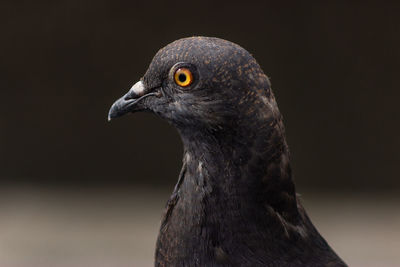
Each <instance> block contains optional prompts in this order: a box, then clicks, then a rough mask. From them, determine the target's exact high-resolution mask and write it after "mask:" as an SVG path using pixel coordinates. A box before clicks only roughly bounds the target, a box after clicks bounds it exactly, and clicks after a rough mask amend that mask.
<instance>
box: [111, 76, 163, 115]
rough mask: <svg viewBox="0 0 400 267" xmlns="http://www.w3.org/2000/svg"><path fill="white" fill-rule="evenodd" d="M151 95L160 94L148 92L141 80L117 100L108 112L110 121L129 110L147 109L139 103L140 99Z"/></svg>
mask: <svg viewBox="0 0 400 267" xmlns="http://www.w3.org/2000/svg"><path fill="white" fill-rule="evenodd" d="M151 95H156V96H157V95H158V94H157V93H147V94H146V88H145V87H144V85H143V83H142V82H141V81H139V82H137V83H135V85H133V86H132V88H131V89H130V90H129V92H128V93H126V94H125V95H124V96H123V97H121V98H120V99H118V100H117V101H115V103H114V104H113V105H112V106H111V109H110V111H109V112H108V121H110V120H112V119H114V118H118V117H121V116H122V115H125V114H126V113H128V112H134V111H139V110H143V109H145V107H143V106H142V105H140V104H139V102H140V100H142V99H143V98H145V97H148V96H151Z"/></svg>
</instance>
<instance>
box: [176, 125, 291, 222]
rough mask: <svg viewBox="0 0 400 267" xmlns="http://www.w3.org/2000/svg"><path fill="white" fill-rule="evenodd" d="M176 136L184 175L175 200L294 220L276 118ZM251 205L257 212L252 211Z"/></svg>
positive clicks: (284, 149) (280, 129) (285, 156)
mask: <svg viewBox="0 0 400 267" xmlns="http://www.w3.org/2000/svg"><path fill="white" fill-rule="evenodd" d="M266 123H268V124H267V125H268V127H265V125H266ZM246 125H248V124H246ZM256 125H262V126H261V127H256ZM181 136H182V140H183V143H184V151H185V155H184V168H185V170H184V171H185V174H184V175H183V177H182V181H180V183H179V184H178V185H177V190H178V191H179V194H180V195H186V197H188V198H190V199H191V201H193V202H196V201H197V202H201V203H197V204H201V205H207V203H208V205H212V206H213V207H212V208H213V209H221V211H223V210H226V209H227V208H228V207H227V206H226V205H227V203H230V204H228V205H232V207H233V208H236V207H237V205H239V206H241V207H243V210H240V212H244V210H245V209H247V208H248V207H246V206H247V205H248V206H249V207H250V208H252V207H253V208H254V209H255V210H258V211H260V212H262V211H263V210H264V209H265V208H266V207H268V208H272V209H273V210H274V211H276V212H279V213H281V214H283V216H285V217H287V218H285V219H288V220H292V219H293V218H297V215H298V211H297V201H296V194H295V188H294V184H293V181H292V175H291V167H290V163H289V150H288V147H287V144H286V140H285V134H284V129H283V124H282V121H281V119H280V118H279V119H273V120H271V121H264V122H259V121H258V122H255V123H253V125H251V124H250V127H235V130H233V129H229V130H227V131H223V130H221V131H218V132H213V133H206V132H202V131H196V132H195V133H193V132H192V133H191V134H185V133H182V132H181ZM210 199H212V201H211V200H210ZM193 204H194V203H193ZM257 205H258V206H262V208H260V207H257V208H255V207H256V206H257ZM253 208H252V209H253Z"/></svg>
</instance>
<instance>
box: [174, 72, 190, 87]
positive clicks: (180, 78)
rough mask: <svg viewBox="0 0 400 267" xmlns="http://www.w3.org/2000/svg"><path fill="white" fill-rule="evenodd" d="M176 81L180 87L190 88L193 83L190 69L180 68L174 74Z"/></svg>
mask: <svg viewBox="0 0 400 267" xmlns="http://www.w3.org/2000/svg"><path fill="white" fill-rule="evenodd" d="M174 81H175V83H176V84H177V85H179V86H180V87H188V86H189V85H191V84H192V83H193V74H192V72H191V71H190V70H189V69H188V68H179V69H177V70H176V71H175V73H174Z"/></svg>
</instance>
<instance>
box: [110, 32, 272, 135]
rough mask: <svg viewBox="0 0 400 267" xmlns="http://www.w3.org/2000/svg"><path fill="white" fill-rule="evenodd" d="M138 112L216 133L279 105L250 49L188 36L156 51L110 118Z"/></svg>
mask: <svg viewBox="0 0 400 267" xmlns="http://www.w3.org/2000/svg"><path fill="white" fill-rule="evenodd" d="M136 111H150V112H153V113H155V114H157V115H159V116H160V117H162V118H164V119H166V120H167V121H169V122H170V123H171V124H173V125H174V126H175V127H176V128H178V130H180V131H185V130H187V129H190V130H193V129H195V130H201V131H203V130H207V131H213V132H215V131H219V130H223V129H228V130H230V131H232V130H233V129H236V128H238V127H240V125H241V122H244V121H245V122H246V123H245V124H246V125H249V124H251V122H256V121H259V120H265V119H268V118H270V119H273V118H274V117H276V112H277V107H276V102H275V100H274V97H273V94H272V92H271V90H270V83H269V80H268V78H267V76H266V75H265V74H264V73H263V71H262V70H261V68H260V66H259V65H258V64H257V62H256V60H255V59H254V58H253V57H252V56H251V54H250V53H249V52H247V51H246V50H245V49H243V48H242V47H240V46H238V45H236V44H234V43H232V42H229V41H225V40H222V39H218V38H210V37H190V38H184V39H180V40H177V41H175V42H173V43H171V44H169V45H167V46H166V47H164V48H162V49H161V50H159V51H158V52H157V54H156V55H155V56H154V58H153V60H152V62H151V63H150V66H149V68H148V70H147V71H146V73H145V75H144V76H143V77H142V78H141V79H140V81H138V82H137V83H135V84H134V85H133V87H132V88H131V89H130V90H129V92H128V93H127V94H125V95H124V96H123V97H122V98H120V99H119V100H117V101H116V102H115V103H114V104H113V106H112V107H111V109H110V112H109V120H110V119H113V118H116V117H119V116H121V115H124V114H126V113H128V112H136ZM243 124H244V123H243ZM191 132H193V131H191Z"/></svg>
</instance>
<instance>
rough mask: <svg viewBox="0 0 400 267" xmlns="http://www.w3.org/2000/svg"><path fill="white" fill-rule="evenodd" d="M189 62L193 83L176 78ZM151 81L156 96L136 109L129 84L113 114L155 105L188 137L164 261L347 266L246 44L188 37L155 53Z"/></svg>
mask: <svg viewBox="0 0 400 267" xmlns="http://www.w3.org/2000/svg"><path fill="white" fill-rule="evenodd" d="M177 64H178V65H177ZM182 64H183V65H184V66H187V67H188V68H189V69H190V70H192V72H193V77H194V82H193V84H191V85H190V86H188V88H182V87H180V86H178V85H177V84H176V83H174V79H173V72H174V70H175V68H176V66H180V65H182ZM141 81H142V84H143V94H144V95H146V94H152V95H149V97H145V98H143V99H142V100H141V101H139V102H137V103H135V105H133V106H132V105H130V106H129V108H128V109H127V108H125V107H124V105H123V104H121V103H125V102H126V101H130V99H138V97H139V95H135V94H134V93H132V92H130V93H128V94H127V95H125V96H124V98H123V99H122V100H119V102H117V104H116V105H114V106H113V108H112V109H111V111H110V117H111V118H113V117H116V116H119V115H121V114H123V113H125V112H128V111H131V112H134V111H138V110H146V111H151V112H154V113H156V114H158V115H159V116H160V117H162V118H164V119H166V120H167V121H169V122H170V123H171V124H172V125H174V126H175V127H176V128H177V130H178V131H179V133H180V135H181V138H182V140H183V144H184V158H183V167H182V171H181V174H180V176H179V180H178V182H177V185H176V187H175V190H174V192H173V194H172V196H171V198H170V200H169V201H168V204H167V207H166V211H165V214H164V217H163V220H162V225H161V229H160V233H159V236H158V241H157V248H156V260H155V264H156V266H346V265H345V263H343V261H342V260H341V259H340V258H339V257H338V256H337V255H336V254H335V252H334V251H333V250H332V249H331V248H330V247H329V245H328V244H327V243H326V241H325V240H324V239H323V238H322V237H321V236H320V234H319V233H318V232H317V230H316V229H315V227H314V226H313V225H312V223H311V221H310V220H309V218H308V217H307V214H306V212H305V211H304V209H303V208H302V206H301V204H300V202H299V199H298V198H297V196H296V193H295V187H294V184H293V181H292V173H291V168H290V155H289V150H288V146H287V144H286V140H285V132H284V126H283V122H282V116H281V114H280V112H279V109H278V106H277V103H276V101H275V98H274V95H273V93H272V90H271V87H270V82H269V80H268V78H267V76H266V75H265V74H264V72H263V71H262V70H261V68H260V66H259V65H258V64H257V62H256V60H255V59H254V58H253V57H252V56H251V55H250V54H249V53H248V52H247V51H246V50H245V49H243V48H241V47H240V46H238V45H236V44H234V43H231V42H228V41H225V40H222V39H218V38H207V37H192V38H185V39H181V40H178V41H175V42H173V43H171V44H169V45H168V46H166V47H165V48H163V49H161V50H160V51H159V52H158V53H157V54H156V55H155V57H154V58H153V61H152V62H151V64H150V66H149V68H148V70H147V72H146V74H145V75H144V77H143V78H142V80H141ZM121 101H125V102H121ZM125 106H126V105H125ZM125 109H126V110H125ZM116 114H117V115H116Z"/></svg>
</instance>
